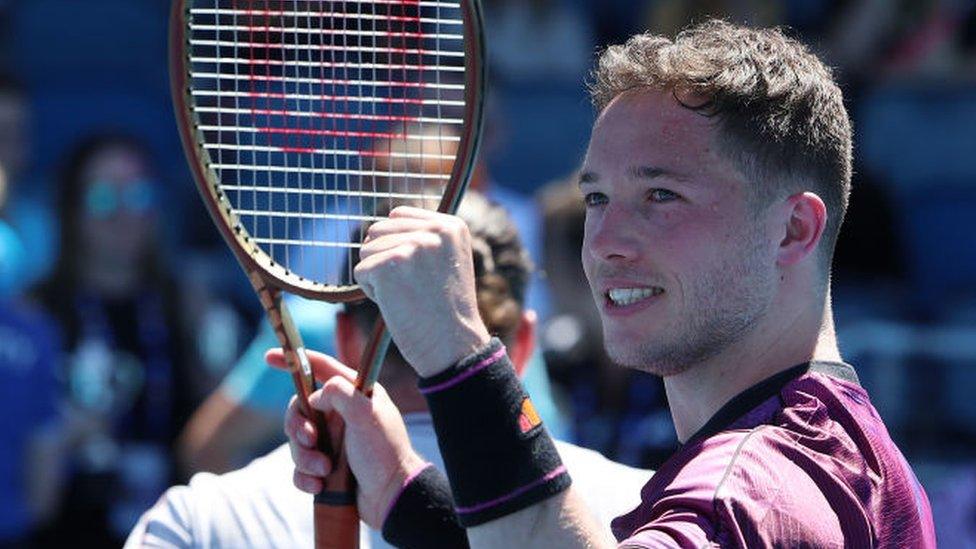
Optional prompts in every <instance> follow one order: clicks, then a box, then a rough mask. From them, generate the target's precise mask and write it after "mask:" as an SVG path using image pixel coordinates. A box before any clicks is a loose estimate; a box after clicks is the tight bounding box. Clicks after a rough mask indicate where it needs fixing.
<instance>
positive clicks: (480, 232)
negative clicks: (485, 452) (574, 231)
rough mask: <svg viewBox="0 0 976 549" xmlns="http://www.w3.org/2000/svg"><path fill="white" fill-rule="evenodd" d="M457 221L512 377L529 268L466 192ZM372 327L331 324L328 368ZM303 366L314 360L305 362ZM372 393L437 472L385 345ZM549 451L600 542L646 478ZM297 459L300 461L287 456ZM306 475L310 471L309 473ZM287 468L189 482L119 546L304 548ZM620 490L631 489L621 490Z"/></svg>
mask: <svg viewBox="0 0 976 549" xmlns="http://www.w3.org/2000/svg"><path fill="white" fill-rule="evenodd" d="M458 215H459V216H460V217H461V218H462V219H464V220H465V221H466V222H467V223H468V225H469V227H470V230H471V234H472V240H473V244H474V245H473V248H474V260H475V261H474V263H475V269H476V274H477V286H478V306H479V310H480V312H481V316H482V317H483V319H484V321H485V323H486V325H487V326H488V327H489V329H490V330H491V331H492V333H493V334H495V335H497V336H498V337H499V338H500V339H502V340H503V341H505V343H506V344H507V345H508V349H509V354H510V356H511V358H512V363H513V364H514V365H515V368H516V369H517V370H519V373H520V374H521V373H523V370H524V368H525V366H526V365H527V364H528V362H529V358H530V357H531V356H532V353H533V347H534V340H535V314H534V313H533V312H532V311H531V310H525V309H523V308H522V303H523V300H524V294H525V286H526V281H527V279H528V276H529V269H530V264H529V261H528V259H527V256H526V254H525V251H524V249H523V248H522V245H521V243H520V241H519V236H518V232H517V230H516V229H515V227H514V225H513V224H512V222H511V220H510V219H509V217H508V215H507V214H506V213H505V211H504V210H503V209H502V208H501V207H499V206H497V205H495V204H492V203H490V202H489V201H487V200H486V199H484V198H483V197H482V196H481V195H478V194H475V193H473V192H470V193H469V194H468V196H467V197H466V198H465V200H464V201H463V202H462V204H461V208H460V211H459V212H458ZM375 317H376V307H375V305H374V304H373V303H372V302H369V301H365V302H359V303H354V304H351V305H347V307H346V309H345V310H344V311H342V312H340V313H338V315H337V318H336V320H337V322H336V338H337V346H336V348H337V351H338V358H339V359H340V360H341V361H342V362H344V363H345V364H352V365H355V364H356V362H357V361H358V359H359V357H360V356H361V354H362V348H363V345H364V343H365V341H366V339H367V337H368V335H369V333H370V327H371V326H372V323H373V321H374V319H375ZM309 355H310V359H311V360H312V362H313V365H314V364H315V363H317V362H320V361H324V360H325V357H324V355H321V354H318V353H315V352H310V353H309ZM380 384H381V385H382V386H383V387H384V388H385V389H386V391H387V393H389V395H390V397H391V398H392V400H393V402H394V403H396V405H397V407H398V408H399V410H400V411H401V413H402V414H403V415H404V420H405V423H406V427H407V433H408V435H409V437H410V440H411V442H412V443H413V446H414V448H415V449H416V450H417V452H418V453H419V454H420V455H422V456H423V457H424V458H425V459H426V460H427V461H429V462H431V463H433V464H434V465H435V466H436V467H438V468H441V469H443V462H442V460H441V456H440V450H439V448H438V446H437V439H436V436H435V434H434V429H433V425H432V423H431V420H430V415H429V414H428V413H427V405H426V401H425V400H424V398H423V397H422V396H421V394H420V392H419V391H418V389H417V384H416V374H414V372H413V370H412V369H411V368H410V367H409V366H408V365H407V364H406V363H404V362H403V358H402V357H401V356H400V355H399V353H398V352H397V351H396V348H395V346H393V345H391V348H390V352H389V353H388V355H387V360H386V363H385V364H384V368H383V371H382V374H381V376H380ZM556 447H557V449H558V451H559V454H560V456H561V457H562V460H563V462H564V463H565V464H566V467H567V468H568V470H569V472H570V474H571V475H572V476H573V479H574V482H575V483H576V484H575V485H576V487H577V488H578V489H579V491H580V493H581V494H584V499H586V500H587V503H588V504H589V507H590V508H591V509H598V510H599V511H600V516H599V520H600V522H601V524H602V525H603V526H604V527H606V528H607V530H608V532H609V525H610V520H611V519H612V518H613V517H615V516H617V515H619V514H621V513H623V512H626V511H629V510H630V509H632V508H633V507H635V506H636V505H637V504H638V503H639V493H638V492H639V490H638V489H639V487H641V486H643V485H644V484H645V483H646V482H647V480H648V479H649V478H650V475H651V471H647V470H642V469H634V468H631V467H627V466H625V465H621V464H619V463H615V462H613V461H610V460H608V459H606V458H605V457H603V456H602V455H600V454H599V453H597V452H594V451H592V450H587V449H584V448H580V447H578V446H574V445H572V444H569V443H566V442H559V441H557V443H556ZM296 459H303V456H296ZM313 466H314V465H313ZM293 469H294V464H293V462H292V456H291V455H290V452H289V449H288V447H287V445H284V446H281V447H279V448H278V449H276V450H274V451H273V452H271V453H270V454H268V455H266V456H263V457H261V458H258V459H256V460H254V461H252V462H251V463H250V464H248V465H247V466H246V467H244V468H242V469H239V470H236V471H232V472H230V473H226V474H223V475H213V474H209V473H199V474H197V475H194V477H193V478H192V479H191V480H190V483H189V485H187V486H175V487H172V488H170V489H169V490H168V491H167V492H166V493H165V494H164V495H163V496H162V497H161V498H160V500H159V501H158V502H157V503H156V505H155V506H153V507H152V508H151V509H149V510H148V511H147V512H146V513H145V514H144V515H143V516H142V518H141V519H140V520H139V522H138V524H137V525H136V527H135V528H134V529H133V530H132V532H131V533H130V535H129V538H128V540H127V542H126V545H125V547H126V548H134V547H311V546H312V545H313V528H312V496H311V495H309V494H307V493H304V492H301V491H299V490H298V489H297V488H296V487H295V486H294V485H293V484H292V473H293ZM621 486H629V487H631V488H632V489H629V490H621V489H620V487H621ZM362 542H363V543H362V546H363V547H374V548H375V547H389V545H388V544H387V543H386V542H385V541H384V540H383V539H382V537H381V536H380V534H379V533H378V532H376V531H372V530H369V529H367V528H366V527H365V525H364V526H363V527H362Z"/></svg>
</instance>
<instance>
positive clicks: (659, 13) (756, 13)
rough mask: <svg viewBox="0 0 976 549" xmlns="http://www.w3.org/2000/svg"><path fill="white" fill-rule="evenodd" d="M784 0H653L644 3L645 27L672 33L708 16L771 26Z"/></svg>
mask: <svg viewBox="0 0 976 549" xmlns="http://www.w3.org/2000/svg"><path fill="white" fill-rule="evenodd" d="M785 4H787V3H786V2H780V1H777V0H705V1H701V0H655V1H651V2H648V3H647V8H646V12H645V14H644V19H645V21H646V24H647V28H646V29H645V30H649V31H651V32H653V33H654V34H661V35H664V36H674V35H676V34H677V33H678V32H679V31H680V30H681V29H683V28H685V27H686V26H688V25H690V24H691V23H694V22H696V21H703V20H704V19H706V18H710V17H711V18H719V19H726V20H728V21H731V22H733V23H736V24H739V25H748V26H753V27H771V26H776V25H778V24H780V23H782V18H783V16H784V13H783V11H784V9H786V5H785Z"/></svg>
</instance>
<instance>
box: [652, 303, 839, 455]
mask: <svg viewBox="0 0 976 549" xmlns="http://www.w3.org/2000/svg"><path fill="white" fill-rule="evenodd" d="M812 360H832V361H840V360H841V357H840V352H839V350H838V348H837V339H836V335H835V333H834V323H833V315H832V312H831V309H830V301H829V296H828V297H827V300H826V306H825V307H824V308H823V309H822V311H811V312H809V313H805V314H797V315H794V316H793V317H792V318H789V319H785V321H783V319H773V318H766V319H764V320H763V321H761V322H760V326H757V328H756V329H755V330H753V331H752V332H751V333H750V334H749V335H747V336H746V337H745V338H743V339H742V340H741V341H739V342H737V343H736V344H733V345H732V346H730V347H729V348H727V349H725V350H724V351H723V352H722V353H720V354H719V355H716V356H714V357H712V358H710V359H708V360H707V361H705V362H702V363H699V364H696V365H694V366H692V367H691V368H688V369H687V370H686V371H684V372H681V373H680V374H676V375H672V376H668V377H666V378H664V388H665V390H666V392H667V395H668V402H669V403H670V408H671V416H672V418H673V420H674V425H675V429H676V430H677V434H678V440H680V441H681V442H682V443H683V442H686V441H687V440H688V439H689V438H691V436H692V435H694V434H695V433H696V432H697V431H698V430H699V429H701V428H702V427H703V426H704V425H705V423H707V422H708V420H709V419H711V417H712V416H713V415H715V413H716V412H718V411H719V409H720V408H721V407H722V406H724V405H725V404H726V403H728V402H729V401H730V400H732V399H733V398H734V397H735V396H737V395H738V394H739V393H742V392H743V391H745V390H746V389H748V388H750V387H752V386H753V385H756V384H757V383H759V382H761V381H763V380H764V379H766V378H769V377H771V376H773V375H775V374H777V373H779V372H782V371H783V370H786V369H788V368H790V367H792V366H796V365H797V364H802V363H804V362H809V361H812Z"/></svg>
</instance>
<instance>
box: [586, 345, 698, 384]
mask: <svg viewBox="0 0 976 549" xmlns="http://www.w3.org/2000/svg"><path fill="white" fill-rule="evenodd" d="M605 346H606V351H607V356H609V357H610V359H611V360H612V361H613V362H614V363H615V364H619V365H620V366H625V367H627V368H632V369H634V370H640V371H641V372H646V373H648V374H651V375H655V376H658V377H668V376H673V375H676V374H680V373H682V372H684V371H686V370H688V368H690V366H691V365H690V364H688V363H685V362H682V361H679V360H676V358H675V353H674V352H672V351H669V350H668V349H666V348H663V347H661V346H658V345H649V344H645V345H640V344H634V343H633V342H632V341H629V342H623V341H620V342H615V341H613V340H611V339H607V340H606V341H605Z"/></svg>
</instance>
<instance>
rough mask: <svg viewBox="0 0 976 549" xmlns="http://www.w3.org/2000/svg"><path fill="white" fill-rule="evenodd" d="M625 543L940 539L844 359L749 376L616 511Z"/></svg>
mask: <svg viewBox="0 0 976 549" xmlns="http://www.w3.org/2000/svg"><path fill="white" fill-rule="evenodd" d="M612 526H613V532H614V535H615V536H616V537H617V539H618V540H619V541H620V542H621V544H620V545H621V547H675V546H677V547H703V546H704V547H710V546H716V545H718V546H722V547H750V548H751V547H769V546H776V547H899V548H901V547H935V528H934V526H933V523H932V511H931V509H930V508H929V501H928V498H927V497H926V495H925V491H924V490H923V489H922V486H921V485H920V484H919V482H918V480H917V479H916V478H915V474H914V473H913V472H912V470H911V467H909V465H908V463H907V462H906V461H905V458H904V457H902V455H901V452H900V451H899V450H898V448H897V447H896V446H895V444H894V442H892V440H891V437H889V436H888V431H887V429H885V426H884V423H883V422H882V421H881V418H880V417H879V416H878V413H877V411H876V410H875V409H874V406H872V405H871V402H870V401H869V399H868V396H867V393H865V391H864V389H862V388H861V386H860V385H858V382H857V376H856V375H855V374H854V370H853V368H851V367H850V366H849V365H847V364H842V363H832V362H813V363H810V364H803V365H800V366H796V367H794V368H791V369H789V370H787V371H785V372H782V373H780V374H777V375H776V376H773V377H772V378H769V379H767V380H766V381H764V382H762V383H760V384H759V385H756V386H754V387H752V388H751V389H749V390H747V391H745V392H744V393H742V394H740V395H739V396H737V397H736V398H734V399H733V400H732V401H731V402H729V403H728V404H726V405H725V406H724V407H722V409H721V410H719V411H718V413H716V414H715V416H714V417H713V418H712V419H711V420H710V421H709V422H708V423H707V424H706V425H705V426H704V427H703V428H702V429H701V430H700V431H699V432H698V433H696V434H695V435H694V436H693V437H691V439H690V440H689V441H688V442H687V443H686V444H685V445H684V446H683V447H682V448H681V449H679V450H678V451H677V452H676V453H675V454H674V455H673V456H671V458H670V459H668V461H667V462H666V463H665V464H664V465H663V466H662V467H661V468H660V469H659V470H658V471H657V472H656V473H655V474H654V476H653V477H652V478H651V480H650V482H648V483H647V484H646V485H645V486H644V488H643V490H642V491H641V504H640V505H639V506H638V507H637V508H636V509H635V510H633V511H631V512H630V513H627V514H626V515H624V516H621V517H618V518H617V519H615V520H614V521H613V525H612Z"/></svg>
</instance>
